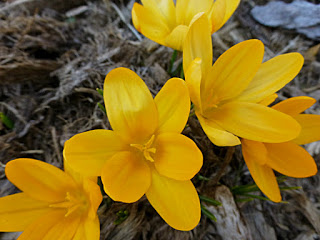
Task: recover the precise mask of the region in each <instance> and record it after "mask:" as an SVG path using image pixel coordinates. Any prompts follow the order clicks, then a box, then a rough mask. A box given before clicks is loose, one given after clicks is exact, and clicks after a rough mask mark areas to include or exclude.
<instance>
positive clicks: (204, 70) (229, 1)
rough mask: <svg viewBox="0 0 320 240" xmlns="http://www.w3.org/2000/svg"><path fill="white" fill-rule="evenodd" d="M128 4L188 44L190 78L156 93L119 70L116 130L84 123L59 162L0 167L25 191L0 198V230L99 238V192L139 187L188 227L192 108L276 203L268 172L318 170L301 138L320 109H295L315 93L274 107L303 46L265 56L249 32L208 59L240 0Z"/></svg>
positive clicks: (159, 35)
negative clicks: (214, 37)
mask: <svg viewBox="0 0 320 240" xmlns="http://www.w3.org/2000/svg"><path fill="white" fill-rule="evenodd" d="M142 4H143V5H141V4H138V3H135V4H134V6H133V9H132V20H133V24H134V26H135V27H136V28H137V30H138V31H139V32H141V33H142V34H143V35H145V36H146V37H148V38H150V39H151V40H154V41H155V42H157V43H159V44H162V45H165V46H168V47H171V48H174V49H177V50H183V69H184V75H185V81H184V80H183V79H180V78H171V79H169V80H168V81H167V82H166V84H165V85H164V86H163V87H162V89H161V90H160V91H159V92H158V94H157V95H156V96H155V98H153V97H152V95H151V93H150V91H149V89H148V87H147V86H146V85H145V83H144V81H143V80H142V79H141V78H140V77H139V76H138V75H137V74H136V73H134V72H133V71H131V70H129V69H126V68H117V69H114V70H112V71H110V72H109V73H108V75H107V76H106V78H105V82H104V90H103V96H104V103H105V107H106V113H107V116H108V119H109V122H110V125H111V128H112V130H106V129H97V130H91V131H88V132H84V133H79V134H77V135H75V136H73V137H72V138H71V139H69V140H68V141H66V143H65V146H64V151H63V156H64V159H65V162H64V167H65V171H62V170H60V169H58V168H56V167H54V166H51V165H49V164H47V163H44V162H41V161H37V160H33V159H16V160H12V161H10V162H9V163H8V164H7V165H6V169H5V172H6V176H7V178H8V179H9V180H10V181H11V182H12V183H13V184H14V185H16V186H17V187H18V188H19V189H20V190H21V191H22V192H21V193H17V194H13V195H10V196H6V197H3V198H0V223H1V225H0V231H23V233H22V235H21V236H20V237H19V240H22V239H46V240H53V239H63V240H80V239H90V240H91V239H92V240H98V239H99V232H100V230H99V218H98V216H97V209H98V207H99V205H100V203H101V200H102V195H101V192H100V188H99V186H98V185H97V183H96V182H97V177H101V181H102V184H103V189H104V191H105V193H106V194H107V195H108V196H109V197H110V198H111V199H113V200H114V201H120V202H124V203H132V202H136V201H138V200H139V199H141V198H142V197H143V196H144V195H145V196H146V198H147V199H148V201H149V202H150V204H151V205H152V206H153V208H154V209H155V210H156V211H157V212H158V213H159V215H160V216H161V217H162V218H163V219H164V220H165V221H166V222H167V223H168V224H169V225H170V226H171V227H173V228H175V229H178V230H182V231H189V230H191V229H193V228H195V227H196V226H197V224H198V223H199V221H200V216H201V208H200V200H199V197H198V193H197V190H196V188H195V187H194V185H193V183H192V181H191V179H192V178H193V177H194V176H195V175H196V174H197V173H198V172H199V171H200V169H201V167H202V163H203V156H202V153H201V151H200V150H199V148H198V147H197V145H196V144H195V143H194V142H193V141H192V140H191V139H190V138H188V137H186V136H184V135H183V134H181V132H182V131H183V129H184V127H185V125H186V123H187V121H188V118H189V114H190V100H191V101H192V102H193V110H194V112H195V115H196V116H197V119H198V120H199V122H200V124H201V126H202V128H203V130H204V132H205V133H206V135H207V136H208V138H209V139H210V140H211V142H212V143H213V144H215V145H217V146H235V145H240V144H241V147H242V153H243V158H244V161H245V162H246V164H247V167H248V169H249V171H250V173H251V175H252V177H253V179H254V181H255V182H256V184H257V186H258V187H259V188H260V189H261V191H262V192H263V193H264V194H265V195H266V196H267V197H268V198H269V199H270V200H272V201H274V202H279V201H281V195H280V190H279V187H278V183H277V181H276V177H275V175H274V172H273V170H275V171H277V172H279V173H281V174H284V175H287V176H290V177H296V178H303V177H309V176H312V175H315V174H316V172H317V166H316V164H315V162H314V159H313V158H312V157H311V156H310V155H309V154H308V152H307V151H306V150H304V148H303V147H301V146H299V145H301V144H306V143H310V142H313V141H317V140H320V116H319V115H312V114H302V113H303V112H304V111H305V110H306V109H308V108H309V107H310V106H312V105H313V104H314V103H315V100H314V99H313V98H310V97H304V96H301V97H294V98H289V99H287V100H284V101H282V102H279V103H277V104H275V105H273V106H271V107H269V105H270V104H271V103H272V102H273V101H274V100H275V99H276V98H277V94H276V92H277V91H278V90H280V89H281V88H283V87H284V86H285V85H286V84H287V83H289V82H290V81H291V80H292V79H293V78H294V77H295V76H296V75H297V74H298V73H299V71H300V69H301V68H302V66H303V62H304V60H303V57H302V56H301V54H299V53H287V54H283V55H280V56H277V57H274V58H272V59H270V60H268V61H266V62H262V61H263V57H264V45H263V43H262V42H261V41H259V40H256V39H254V40H247V41H244V42H241V43H238V44H236V45H235V46H233V47H231V48H230V49H229V50H227V51H226V52H225V53H223V54H222V55H221V56H220V57H219V58H218V59H217V60H216V61H215V62H214V64H213V65H212V42H211V34H212V33H213V32H215V31H217V30H218V29H219V28H221V27H222V26H223V24H224V23H225V22H226V21H227V20H228V19H229V18H230V16H231V15H232V13H233V12H234V11H235V9H236V8H237V6H238V4H239V1H238V0H217V1H213V0H201V1H196V0H177V1H176V4H174V2H173V0H159V1H157V0H142Z"/></svg>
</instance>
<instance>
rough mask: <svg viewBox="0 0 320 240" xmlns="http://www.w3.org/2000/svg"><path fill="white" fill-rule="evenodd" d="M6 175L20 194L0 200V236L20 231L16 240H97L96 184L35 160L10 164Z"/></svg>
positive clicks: (98, 196) (97, 188)
mask: <svg viewBox="0 0 320 240" xmlns="http://www.w3.org/2000/svg"><path fill="white" fill-rule="evenodd" d="M5 172H6V176H7V178H8V179H9V180H10V181H11V182H12V183H13V184H14V185H15V186H17V187H18V188H19V189H20V190H22V192H21V193H16V194H13V195H10V196H6V197H2V198H0V223H1V224H0V231H1V232H20V231H23V233H22V234H21V235H20V237H19V238H18V239H19V240H52V239H57V240H80V239H92V240H99V239H100V224H99V218H98V216H97V214H96V212H97V209H98V207H99V204H100V202H101V200H102V196H101V192H100V188H99V186H98V185H97V184H96V183H94V182H93V181H91V180H89V179H83V178H81V177H80V176H78V175H77V174H76V173H74V172H73V171H72V170H71V169H70V170H66V172H63V171H62V170H60V169H59V168H56V167H54V166H52V165H50V164H48V163H44V162H41V161H38V160H34V159H23V158H21V159H16V160H12V161H10V162H9V163H8V164H7V165H6V168H5Z"/></svg>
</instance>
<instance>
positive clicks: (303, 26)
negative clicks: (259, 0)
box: [251, 0, 320, 40]
mask: <svg viewBox="0 0 320 240" xmlns="http://www.w3.org/2000/svg"><path fill="white" fill-rule="evenodd" d="M251 14H252V16H253V17H254V19H255V20H257V21H258V22H259V23H261V24H263V25H266V26H269V27H281V28H285V29H295V30H296V31H297V32H298V33H302V34H304V35H306V36H307V37H308V38H311V39H315V40H320V5H319V4H313V3H311V2H307V1H305V0H295V1H293V2H291V3H285V2H282V1H272V2H269V3H268V4H266V5H265V6H255V7H254V8H253V9H252V11H251Z"/></svg>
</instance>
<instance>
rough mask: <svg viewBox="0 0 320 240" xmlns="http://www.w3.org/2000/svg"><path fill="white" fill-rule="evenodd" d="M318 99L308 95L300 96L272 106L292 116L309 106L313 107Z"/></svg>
mask: <svg viewBox="0 0 320 240" xmlns="http://www.w3.org/2000/svg"><path fill="white" fill-rule="evenodd" d="M315 102H316V100H315V99H314V98H311V97H307V96H299V97H293V98H288V99H286V100H284V101H281V102H279V103H277V104H276V105H274V106H272V108H273V109H275V110H277V111H280V112H283V113H285V114H288V115H290V116H296V115H298V114H300V113H302V112H304V111H305V110H307V109H308V108H309V107H311V106H312V105H313V104H314V103H315Z"/></svg>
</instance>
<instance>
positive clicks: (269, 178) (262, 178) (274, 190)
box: [242, 145, 281, 202]
mask: <svg viewBox="0 0 320 240" xmlns="http://www.w3.org/2000/svg"><path fill="white" fill-rule="evenodd" d="M244 148H246V146H243V145H242V152H243V158H244V160H245V162H246V164H247V166H248V169H249V171H250V174H251V176H252V178H253V180H254V182H255V183H256V184H257V186H258V187H259V188H260V190H261V191H262V192H263V193H264V194H265V195H266V196H267V197H268V198H269V199H270V200H272V201H274V202H280V201H281V195H280V189H279V186H278V182H277V180H276V177H275V176H274V173H273V171H272V169H271V168H270V167H268V166H267V165H260V164H259V163H258V162H257V161H256V160H255V159H253V158H252V157H253V156H252V155H250V154H249V155H247V153H249V151H247V150H244ZM243 150H244V151H243Z"/></svg>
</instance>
